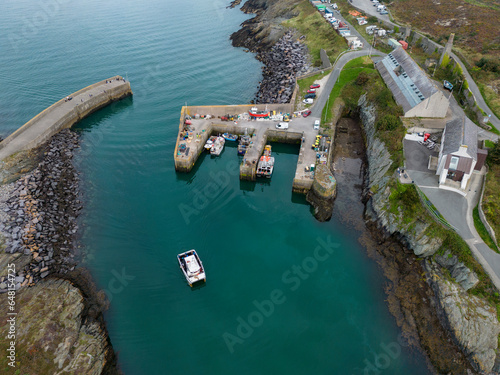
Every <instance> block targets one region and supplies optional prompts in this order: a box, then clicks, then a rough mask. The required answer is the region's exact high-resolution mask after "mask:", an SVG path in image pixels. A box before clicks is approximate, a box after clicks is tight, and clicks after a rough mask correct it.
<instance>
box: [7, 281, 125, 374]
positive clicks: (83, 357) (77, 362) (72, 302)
mask: <svg viewBox="0 0 500 375" xmlns="http://www.w3.org/2000/svg"><path fill="white" fill-rule="evenodd" d="M78 278H79V279H80V283H81V280H82V278H85V277H84V276H81V275H79V276H78ZM81 289H82V288H81V287H80V286H78V287H77V286H75V285H74V284H73V283H72V282H71V281H69V280H65V279H58V278H53V277H49V278H47V279H45V280H42V281H41V282H39V283H37V284H36V285H35V286H34V287H31V288H27V289H25V290H23V291H22V292H21V293H19V294H18V295H17V296H16V305H17V306H18V307H19V309H16V311H17V312H18V314H17V316H16V319H17V320H16V329H17V332H16V340H15V341H16V345H15V346H16V362H17V369H18V370H20V371H21V372H20V373H21V374H28V373H29V374H91V375H99V374H117V373H118V372H117V370H116V357H115V354H114V352H113V348H112V347H111V343H110V341H109V338H108V334H107V331H106V329H105V328H104V323H103V320H102V313H101V312H102V310H103V307H102V306H99V304H98V303H96V301H92V298H89V296H88V295H85V293H84V292H82V290H81ZM4 297H5V295H4ZM4 297H2V298H4ZM0 306H1V307H0V313H1V314H2V315H3V316H7V312H8V311H7V306H8V305H7V304H6V303H3V302H2V304H0ZM7 324H8V323H7V322H6V320H5V319H3V320H2V322H1V323H0V328H1V329H2V331H4V332H6V331H7V329H6V325H7ZM5 345H7V340H2V342H1V343H0V348H1V349H2V351H3V352H4V353H5V352H6V349H7V347H5V348H4V346H5ZM2 367H3V368H6V367H7V366H5V365H4V364H3V363H2Z"/></svg>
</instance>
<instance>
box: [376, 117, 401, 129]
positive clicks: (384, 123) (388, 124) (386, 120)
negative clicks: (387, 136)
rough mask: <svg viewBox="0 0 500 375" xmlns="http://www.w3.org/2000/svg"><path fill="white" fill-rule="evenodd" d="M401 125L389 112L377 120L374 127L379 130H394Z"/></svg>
mask: <svg viewBox="0 0 500 375" xmlns="http://www.w3.org/2000/svg"><path fill="white" fill-rule="evenodd" d="M400 125H401V120H400V119H399V118H398V117H396V116H394V115H391V114H386V115H383V116H382V117H381V118H379V119H378V120H377V123H376V125H375V126H376V127H377V130H379V131H387V130H396V129H397V128H398V127H399V126H400Z"/></svg>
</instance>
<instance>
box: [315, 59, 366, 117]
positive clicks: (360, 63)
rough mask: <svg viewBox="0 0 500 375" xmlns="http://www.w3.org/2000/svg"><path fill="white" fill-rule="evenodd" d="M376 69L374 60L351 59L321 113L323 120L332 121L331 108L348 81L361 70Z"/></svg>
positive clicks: (351, 80) (354, 77) (355, 76)
mask: <svg viewBox="0 0 500 375" xmlns="http://www.w3.org/2000/svg"><path fill="white" fill-rule="evenodd" d="M373 71H374V68H373V63H372V61H371V60H370V59H369V58H368V57H366V56H363V57H358V58H356V59H354V60H351V61H349V62H348V63H347V64H346V65H345V66H344V69H342V71H341V72H340V75H339V78H338V79H337V82H336V83H335V86H333V90H332V92H331V93H330V97H329V98H328V101H327V104H326V105H325V108H323V113H322V114H321V118H322V119H323V121H322V122H327V123H328V122H330V121H332V116H333V112H332V111H331V109H332V108H333V103H334V102H335V99H337V98H338V97H339V96H340V93H341V91H342V89H343V88H344V86H345V85H346V84H347V83H350V82H353V81H354V80H355V79H356V78H357V77H358V75H359V73H361V72H366V73H371V72H373Z"/></svg>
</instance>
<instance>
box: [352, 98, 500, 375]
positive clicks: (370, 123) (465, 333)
mask: <svg viewBox="0 0 500 375" xmlns="http://www.w3.org/2000/svg"><path fill="white" fill-rule="evenodd" d="M358 104H359V108H360V118H361V121H362V124H363V128H364V133H365V138H366V155H367V161H368V172H367V178H366V197H367V198H368V199H367V202H366V211H365V215H366V218H367V220H369V221H371V222H374V223H376V225H377V226H378V228H379V229H380V230H381V231H382V232H383V233H385V234H386V236H391V237H392V238H397V239H398V240H399V242H400V243H402V244H403V245H404V247H406V248H408V249H411V250H412V251H413V253H414V254H415V255H417V256H419V257H424V258H426V260H425V262H424V269H425V271H426V274H427V283H428V284H429V285H430V286H431V288H432V290H433V291H434V295H435V296H434V297H433V299H434V301H435V305H436V309H437V312H438V316H439V318H440V321H441V324H442V325H443V326H444V327H445V328H446V329H447V331H448V332H450V333H451V336H452V339H453V341H454V342H455V343H456V344H457V345H458V347H459V348H460V349H461V351H462V352H463V353H464V354H465V355H466V356H467V358H468V359H469V361H470V363H471V364H472V366H473V367H474V369H475V370H476V371H478V372H480V373H490V372H491V371H492V369H493V366H494V364H495V359H496V351H497V348H498V335H499V333H500V324H499V323H498V319H497V315H496V309H495V308H494V307H493V306H491V305H490V304H489V303H488V301H486V300H484V299H481V298H478V297H476V296H472V295H470V294H468V293H467V290H469V289H470V288H472V287H474V286H475V285H476V284H477V282H478V277H477V275H475V274H474V272H472V271H471V270H470V269H468V268H467V267H466V266H465V265H464V264H463V263H461V262H459V261H458V258H457V257H456V256H454V255H452V254H451V253H449V252H447V251H445V252H444V254H442V255H438V254H436V252H437V251H438V250H440V249H441V247H442V245H443V243H442V240H441V239H439V238H434V237H429V236H428V235H426V230H427V228H428V227H429V225H431V223H430V222H425V221H423V220H416V221H411V220H403V217H402V213H401V212H399V214H398V213H394V211H391V210H390V209H389V207H390V202H389V199H390V195H391V187H390V186H389V185H390V184H389V183H390V181H391V179H393V178H394V176H391V175H390V173H389V170H390V167H391V164H392V160H391V157H390V154H389V152H388V151H387V149H386V147H385V145H384V143H383V142H382V141H380V139H378V138H377V136H376V129H375V122H376V113H375V108H374V106H373V105H372V104H371V103H369V102H368V101H367V100H366V97H365V96H362V97H361V98H360V101H359V103H358ZM432 258H434V259H435V261H434V260H432ZM445 274H447V275H449V276H448V278H449V279H447V278H446V277H445V276H444V275H445ZM431 358H432V355H431Z"/></svg>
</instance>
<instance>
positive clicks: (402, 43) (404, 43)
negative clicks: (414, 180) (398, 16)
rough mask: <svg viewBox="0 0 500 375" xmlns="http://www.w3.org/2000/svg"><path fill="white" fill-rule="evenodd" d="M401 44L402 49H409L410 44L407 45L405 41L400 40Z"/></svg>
mask: <svg viewBox="0 0 500 375" xmlns="http://www.w3.org/2000/svg"><path fill="white" fill-rule="evenodd" d="M399 44H401V47H403V49H404V50H406V49H408V43H406V42H405V41H404V40H400V41H399Z"/></svg>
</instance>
